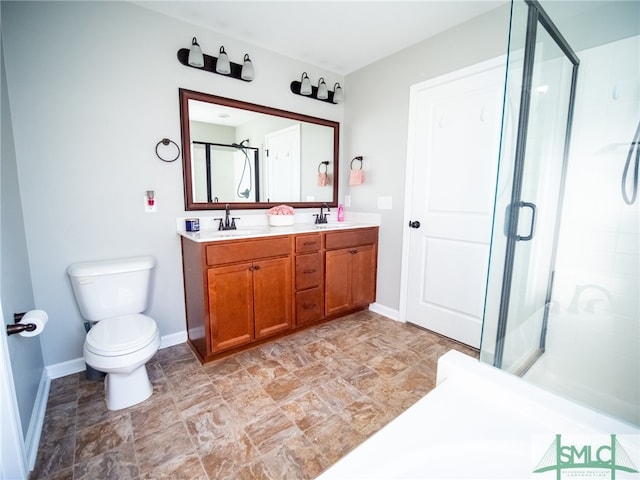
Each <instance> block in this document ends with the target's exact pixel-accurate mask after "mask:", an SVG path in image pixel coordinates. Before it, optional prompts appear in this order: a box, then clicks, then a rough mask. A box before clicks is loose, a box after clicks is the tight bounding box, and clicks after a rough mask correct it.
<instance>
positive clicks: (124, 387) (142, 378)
mask: <svg viewBox="0 0 640 480" xmlns="http://www.w3.org/2000/svg"><path fill="white" fill-rule="evenodd" d="M104 393H105V400H106V402H107V408H108V409H109V410H121V409H123V408H127V407H131V406H133V405H136V404H138V403H140V402H144V401H145V400H146V399H147V398H149V397H150V396H151V394H152V393H153V385H151V381H149V375H148V374H147V368H146V366H145V365H144V364H142V365H141V366H140V367H138V368H136V369H135V370H134V371H133V372H131V373H128V374H122V373H115V372H114V373H107V377H106V378H105V380H104Z"/></svg>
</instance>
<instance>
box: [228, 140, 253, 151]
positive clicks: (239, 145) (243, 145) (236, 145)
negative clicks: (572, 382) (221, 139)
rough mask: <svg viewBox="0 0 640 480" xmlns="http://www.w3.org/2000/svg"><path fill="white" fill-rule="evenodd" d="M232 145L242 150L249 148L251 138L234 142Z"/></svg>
mask: <svg viewBox="0 0 640 480" xmlns="http://www.w3.org/2000/svg"><path fill="white" fill-rule="evenodd" d="M245 142H246V143H247V145H245ZM231 146H232V147H234V148H238V149H240V150H243V149H245V148H247V147H248V146H249V139H248V138H245V139H244V140H242V141H241V142H240V143H232V144H231Z"/></svg>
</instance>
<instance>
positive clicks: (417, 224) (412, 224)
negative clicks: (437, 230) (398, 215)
mask: <svg viewBox="0 0 640 480" xmlns="http://www.w3.org/2000/svg"><path fill="white" fill-rule="evenodd" d="M409 226H410V227H411V228H420V222H419V221H417V220H413V221H411V220H409Z"/></svg>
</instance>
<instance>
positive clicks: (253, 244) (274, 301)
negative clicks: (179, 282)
mask: <svg viewBox="0 0 640 480" xmlns="http://www.w3.org/2000/svg"><path fill="white" fill-rule="evenodd" d="M182 252H183V263H184V275H185V297H186V310H187V311H186V314H187V330H188V336H189V342H190V343H191V345H192V346H193V347H194V349H195V351H196V353H197V354H198V356H199V357H200V358H201V360H202V361H207V360H210V359H211V358H212V357H213V356H214V355H216V354H218V353H220V352H223V351H226V350H230V349H233V348H235V347H239V346H242V345H246V344H250V343H252V342H254V341H256V340H259V339H262V338H266V337H269V336H272V335H276V334H278V333H281V332H285V331H287V330H290V329H291V328H292V326H293V306H292V302H293V300H292V297H293V293H292V283H293V282H292V266H291V240H290V237H289V236H281V237H268V238H260V239H242V240H240V239H239V240H230V241H220V242H211V243H197V242H193V241H190V240H187V239H182Z"/></svg>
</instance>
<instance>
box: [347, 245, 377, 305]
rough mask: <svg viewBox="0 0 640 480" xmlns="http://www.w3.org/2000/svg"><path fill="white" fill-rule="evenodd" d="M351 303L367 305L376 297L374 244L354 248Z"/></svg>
mask: <svg viewBox="0 0 640 480" xmlns="http://www.w3.org/2000/svg"><path fill="white" fill-rule="evenodd" d="M352 251H355V252H356V253H354V254H352V256H351V305H354V306H355V305H367V304H369V303H373V302H374V301H375V299H376V256H375V249H374V248H373V245H363V246H361V247H357V248H354V249H352Z"/></svg>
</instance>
